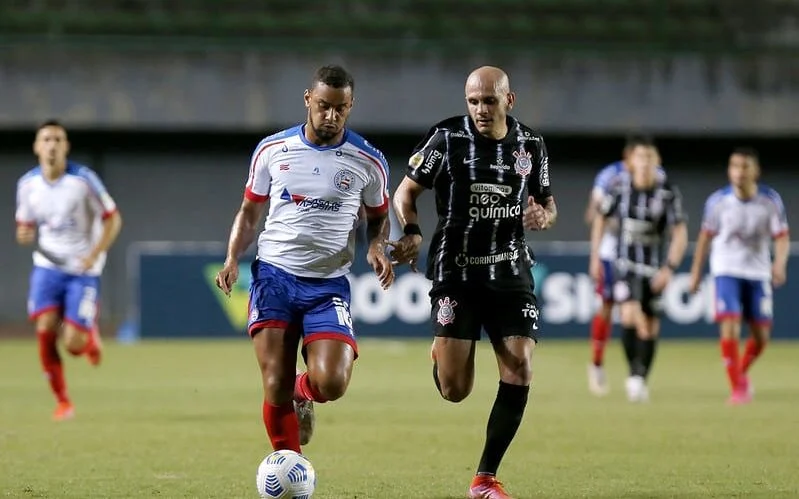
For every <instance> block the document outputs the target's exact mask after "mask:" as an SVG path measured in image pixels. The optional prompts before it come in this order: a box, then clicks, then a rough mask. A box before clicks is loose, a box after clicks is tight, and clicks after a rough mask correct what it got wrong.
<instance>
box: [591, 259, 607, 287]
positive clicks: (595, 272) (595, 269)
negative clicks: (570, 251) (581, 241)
mask: <svg viewBox="0 0 799 499" xmlns="http://www.w3.org/2000/svg"><path fill="white" fill-rule="evenodd" d="M588 273H589V274H590V275H591V279H593V280H594V282H602V279H603V278H604V277H605V276H604V275H603V274H604V273H605V272H604V269H603V268H602V262H600V261H599V258H596V257H591V263H590V264H589V265H588Z"/></svg>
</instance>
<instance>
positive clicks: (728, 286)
mask: <svg viewBox="0 0 799 499" xmlns="http://www.w3.org/2000/svg"><path fill="white" fill-rule="evenodd" d="M715 287H716V299H715V307H716V322H719V321H722V320H724V319H743V320H745V321H746V322H749V323H753V324H758V325H766V326H767V325H769V324H771V321H772V319H773V317H774V311H773V300H772V293H771V283H770V282H769V281H753V280H750V279H742V278H740V277H729V276H716V278H715Z"/></svg>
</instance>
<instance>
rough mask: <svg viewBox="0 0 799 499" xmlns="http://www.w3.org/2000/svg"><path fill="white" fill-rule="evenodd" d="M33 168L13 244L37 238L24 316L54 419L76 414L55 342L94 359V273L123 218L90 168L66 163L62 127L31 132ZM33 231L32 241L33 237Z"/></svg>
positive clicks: (20, 188) (21, 195)
mask: <svg viewBox="0 0 799 499" xmlns="http://www.w3.org/2000/svg"><path fill="white" fill-rule="evenodd" d="M33 151H34V153H35V154H36V156H38V158H39V166H37V167H36V168H33V169H32V170H30V171H29V172H28V173H26V174H25V175H23V176H22V178H20V180H19V182H18V183H17V211H16V221H17V242H19V244H22V245H32V244H36V248H35V250H34V253H33V265H34V266H33V272H32V273H31V281H30V293H29V296H28V314H29V316H30V318H31V320H33V321H35V324H36V333H37V337H38V341H39V357H40V360H41V362H42V367H43V368H44V372H45V374H46V376H47V378H48V380H49V382H50V388H51V389H52V391H53V393H54V394H55V396H56V399H57V401H58V405H57V407H56V411H55V413H54V415H53V419H55V420H63V419H68V418H71V417H72V416H73V415H74V408H73V406H72V402H71V401H70V399H69V396H68V395H67V387H66V382H65V379H64V371H63V366H62V363H61V357H60V355H59V353H58V348H57V345H56V343H57V337H58V331H59V328H61V326H62V325H63V331H64V346H65V347H66V349H67V351H68V352H69V353H71V354H72V355H76V356H77V355H86V356H87V358H88V359H89V362H90V363H91V364H93V365H97V364H99V363H100V355H101V345H100V335H99V331H98V329H97V315H98V302H99V299H100V274H102V271H103V266H104V265H105V256H106V252H107V251H108V249H109V248H110V247H111V245H112V244H113V243H114V241H115V240H116V237H117V235H118V234H119V230H120V228H121V227H122V218H121V217H120V215H119V212H118V211H117V208H116V204H115V203H114V200H113V199H111V196H109V194H108V192H107V191H106V189H105V186H103V183H102V182H101V181H100V179H99V178H98V177H97V175H96V174H95V173H94V172H93V171H92V170H91V169H89V168H88V167H86V166H83V165H79V164H77V163H73V162H70V161H67V154H68V153H69V141H68V140H67V132H66V129H65V128H64V127H63V126H62V125H61V124H59V123H58V122H56V121H48V122H46V123H44V124H43V125H41V126H40V127H39V129H38V130H37V132H36V140H35V142H34V144H33ZM37 232H38V242H37Z"/></svg>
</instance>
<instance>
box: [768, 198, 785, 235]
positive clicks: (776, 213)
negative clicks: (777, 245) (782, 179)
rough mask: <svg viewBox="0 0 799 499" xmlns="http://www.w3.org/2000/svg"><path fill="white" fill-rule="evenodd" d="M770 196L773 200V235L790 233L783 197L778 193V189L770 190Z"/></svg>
mask: <svg viewBox="0 0 799 499" xmlns="http://www.w3.org/2000/svg"><path fill="white" fill-rule="evenodd" d="M768 198H769V199H770V200H771V201H772V203H771V206H772V207H771V213H770V216H769V225H770V228H771V236H772V237H774V238H778V237H781V236H784V235H785V234H787V233H788V214H787V213H786V212H785V205H784V204H783V202H782V197H781V196H780V195H779V194H777V191H775V190H770V191H769V193H768Z"/></svg>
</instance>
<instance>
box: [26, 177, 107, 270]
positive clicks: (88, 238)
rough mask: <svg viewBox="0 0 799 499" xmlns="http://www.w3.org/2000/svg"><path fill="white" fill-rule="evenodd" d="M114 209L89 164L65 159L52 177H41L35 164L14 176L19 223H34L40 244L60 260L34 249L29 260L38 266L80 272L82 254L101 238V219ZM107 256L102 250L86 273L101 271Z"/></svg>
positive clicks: (88, 250)
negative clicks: (59, 171) (62, 170)
mask: <svg viewBox="0 0 799 499" xmlns="http://www.w3.org/2000/svg"><path fill="white" fill-rule="evenodd" d="M116 209H117V208H116V204H115V203H114V200H113V199H112V198H111V196H110V195H109V194H108V191H106V189H105V186H104V185H103V183H102V182H101V181H100V179H99V177H97V174H96V173H94V172H93V171H92V170H91V169H90V168H89V167H87V166H83V165H79V164H76V163H67V168H66V172H65V173H64V175H63V176H62V177H61V178H59V179H58V180H56V181H54V182H50V181H48V180H47V179H45V178H44V176H43V175H42V170H41V167H38V166H37V167H36V168H34V169H32V170H31V171H29V172H28V173H26V174H25V175H23V176H22V177H21V178H20V179H19V181H18V182H17V212H16V219H17V223H18V224H24V225H32V226H36V227H37V228H38V232H39V247H40V248H41V249H42V250H44V251H45V252H46V253H47V254H49V255H52V256H55V257H57V259H59V260H63V261H64V263H61V264H60V265H57V264H55V263H53V262H51V261H50V260H48V259H47V258H46V257H45V256H44V255H42V254H41V253H40V252H38V251H34V252H33V264H34V265H36V266H38V267H47V268H55V269H59V270H61V271H63V272H66V273H69V274H79V273H81V269H80V265H81V258H82V257H85V256H87V255H88V254H89V253H90V252H91V251H92V248H94V245H95V244H96V243H97V241H98V240H99V239H100V237H101V235H102V220H104V219H106V218H108V217H109V216H111V215H112V214H114V213H115V212H116ZM105 258H106V255H105V253H103V254H101V255H99V256H98V257H97V261H96V262H95V263H94V266H93V267H92V268H91V269H89V270H88V271H87V272H85V274H87V275H94V276H99V275H100V274H102V272H103V267H104V266H105Z"/></svg>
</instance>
